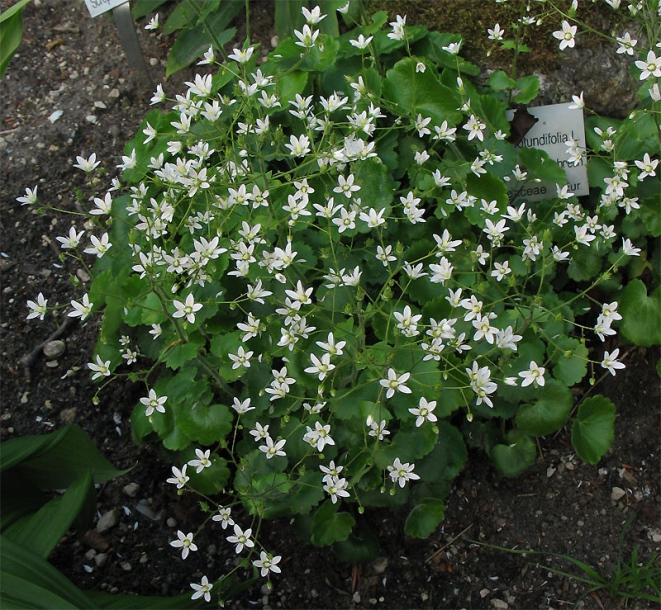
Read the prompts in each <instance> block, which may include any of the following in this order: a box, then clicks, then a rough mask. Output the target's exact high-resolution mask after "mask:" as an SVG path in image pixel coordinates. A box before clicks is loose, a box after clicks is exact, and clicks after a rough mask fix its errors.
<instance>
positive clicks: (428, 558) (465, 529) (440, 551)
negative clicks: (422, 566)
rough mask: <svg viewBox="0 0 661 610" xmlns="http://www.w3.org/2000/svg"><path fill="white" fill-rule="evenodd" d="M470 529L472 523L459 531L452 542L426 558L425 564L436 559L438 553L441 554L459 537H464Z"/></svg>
mask: <svg viewBox="0 0 661 610" xmlns="http://www.w3.org/2000/svg"><path fill="white" fill-rule="evenodd" d="M471 527H473V524H472V523H471V524H470V525H468V526H467V527H465V528H464V529H463V530H461V531H460V532H459V533H458V534H457V535H456V536H455V537H454V538H453V539H452V540H450V542H448V543H447V544H444V545H443V546H442V547H441V548H440V549H438V550H437V551H434V552H433V553H432V554H431V555H430V556H429V557H427V559H425V563H429V562H430V561H431V560H432V559H434V557H436V555H438V554H439V553H442V552H443V551H444V550H445V549H447V548H448V547H449V546H450V545H451V544H452V543H453V542H454V541H455V540H458V539H459V538H461V537H462V536H463V535H464V534H465V533H466V532H467V531H468V530H469V529H470V528H471Z"/></svg>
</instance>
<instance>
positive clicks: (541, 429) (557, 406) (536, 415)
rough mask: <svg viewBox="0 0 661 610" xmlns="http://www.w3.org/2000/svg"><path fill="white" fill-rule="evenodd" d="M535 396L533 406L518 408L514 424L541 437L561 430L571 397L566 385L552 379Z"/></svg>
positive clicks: (569, 408)
mask: <svg viewBox="0 0 661 610" xmlns="http://www.w3.org/2000/svg"><path fill="white" fill-rule="evenodd" d="M586 352H587V350H586ZM537 395H538V396H539V398H538V399H537V400H536V401H535V402H534V403H533V404H526V405H522V406H521V407H520V408H519V412H518V414H517V416H516V418H515V422H516V427H517V428H519V430H523V431H524V432H527V433H528V434H531V435H533V436H543V435H545V434H551V432H555V431H556V430H559V429H560V428H562V426H563V425H564V424H565V422H566V421H567V418H568V417H569V413H570V411H571V408H572V404H573V397H572V393H571V391H570V390H569V388H568V387H567V386H566V385H564V384H562V383H560V382H558V381H555V380H553V379H551V380H550V381H547V382H546V385H545V386H544V387H543V388H541V389H540V390H539V392H538V394H537Z"/></svg>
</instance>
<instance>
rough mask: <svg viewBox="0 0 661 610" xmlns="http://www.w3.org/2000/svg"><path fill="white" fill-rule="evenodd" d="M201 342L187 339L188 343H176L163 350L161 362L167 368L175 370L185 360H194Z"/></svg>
mask: <svg viewBox="0 0 661 610" xmlns="http://www.w3.org/2000/svg"><path fill="white" fill-rule="evenodd" d="M200 347H201V344H200V343H195V342H193V341H189V342H188V343H176V344H175V345H173V346H172V347H170V349H168V350H166V351H165V358H164V360H163V362H165V364H166V365H167V367H168V368H171V369H172V370H177V369H178V368H180V367H181V366H182V365H183V364H185V363H186V362H189V361H190V360H194V359H195V358H197V355H198V353H199V351H200Z"/></svg>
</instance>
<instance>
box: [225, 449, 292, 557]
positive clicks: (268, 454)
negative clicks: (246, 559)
mask: <svg viewBox="0 0 661 610" xmlns="http://www.w3.org/2000/svg"><path fill="white" fill-rule="evenodd" d="M265 440H266V445H260V446H259V450H260V451H263V452H264V453H265V454H266V459H267V460H270V459H271V458H272V457H275V456H276V455H279V456H283V457H284V456H286V455H287V454H286V453H285V452H284V451H283V450H282V448H283V447H284V446H285V443H286V442H287V441H286V440H285V439H284V438H283V439H281V440H279V441H278V442H277V443H274V442H273V439H272V438H271V437H270V436H268V437H266V439H265ZM237 552H238V551H237Z"/></svg>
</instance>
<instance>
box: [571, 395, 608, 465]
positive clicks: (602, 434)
mask: <svg viewBox="0 0 661 610" xmlns="http://www.w3.org/2000/svg"><path fill="white" fill-rule="evenodd" d="M614 423H615V405H614V404H613V403H612V402H611V401H610V400H609V399H608V398H606V397H605V396H602V395H601V394H599V395H597V396H592V397H590V398H587V399H585V400H584V401H583V402H582V403H581V405H580V406H579V407H578V414H577V415H576V419H575V420H574V424H573V426H572V430H571V444H572V445H573V446H574V449H576V453H577V454H578V456H579V457H580V458H581V459H582V460H585V461H586V462H588V463H589V464H596V463H597V462H598V461H599V460H600V459H601V457H602V456H603V455H604V454H605V453H606V451H608V449H609V447H610V446H611V443H612V442H613V439H614V438H615V426H614Z"/></svg>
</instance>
